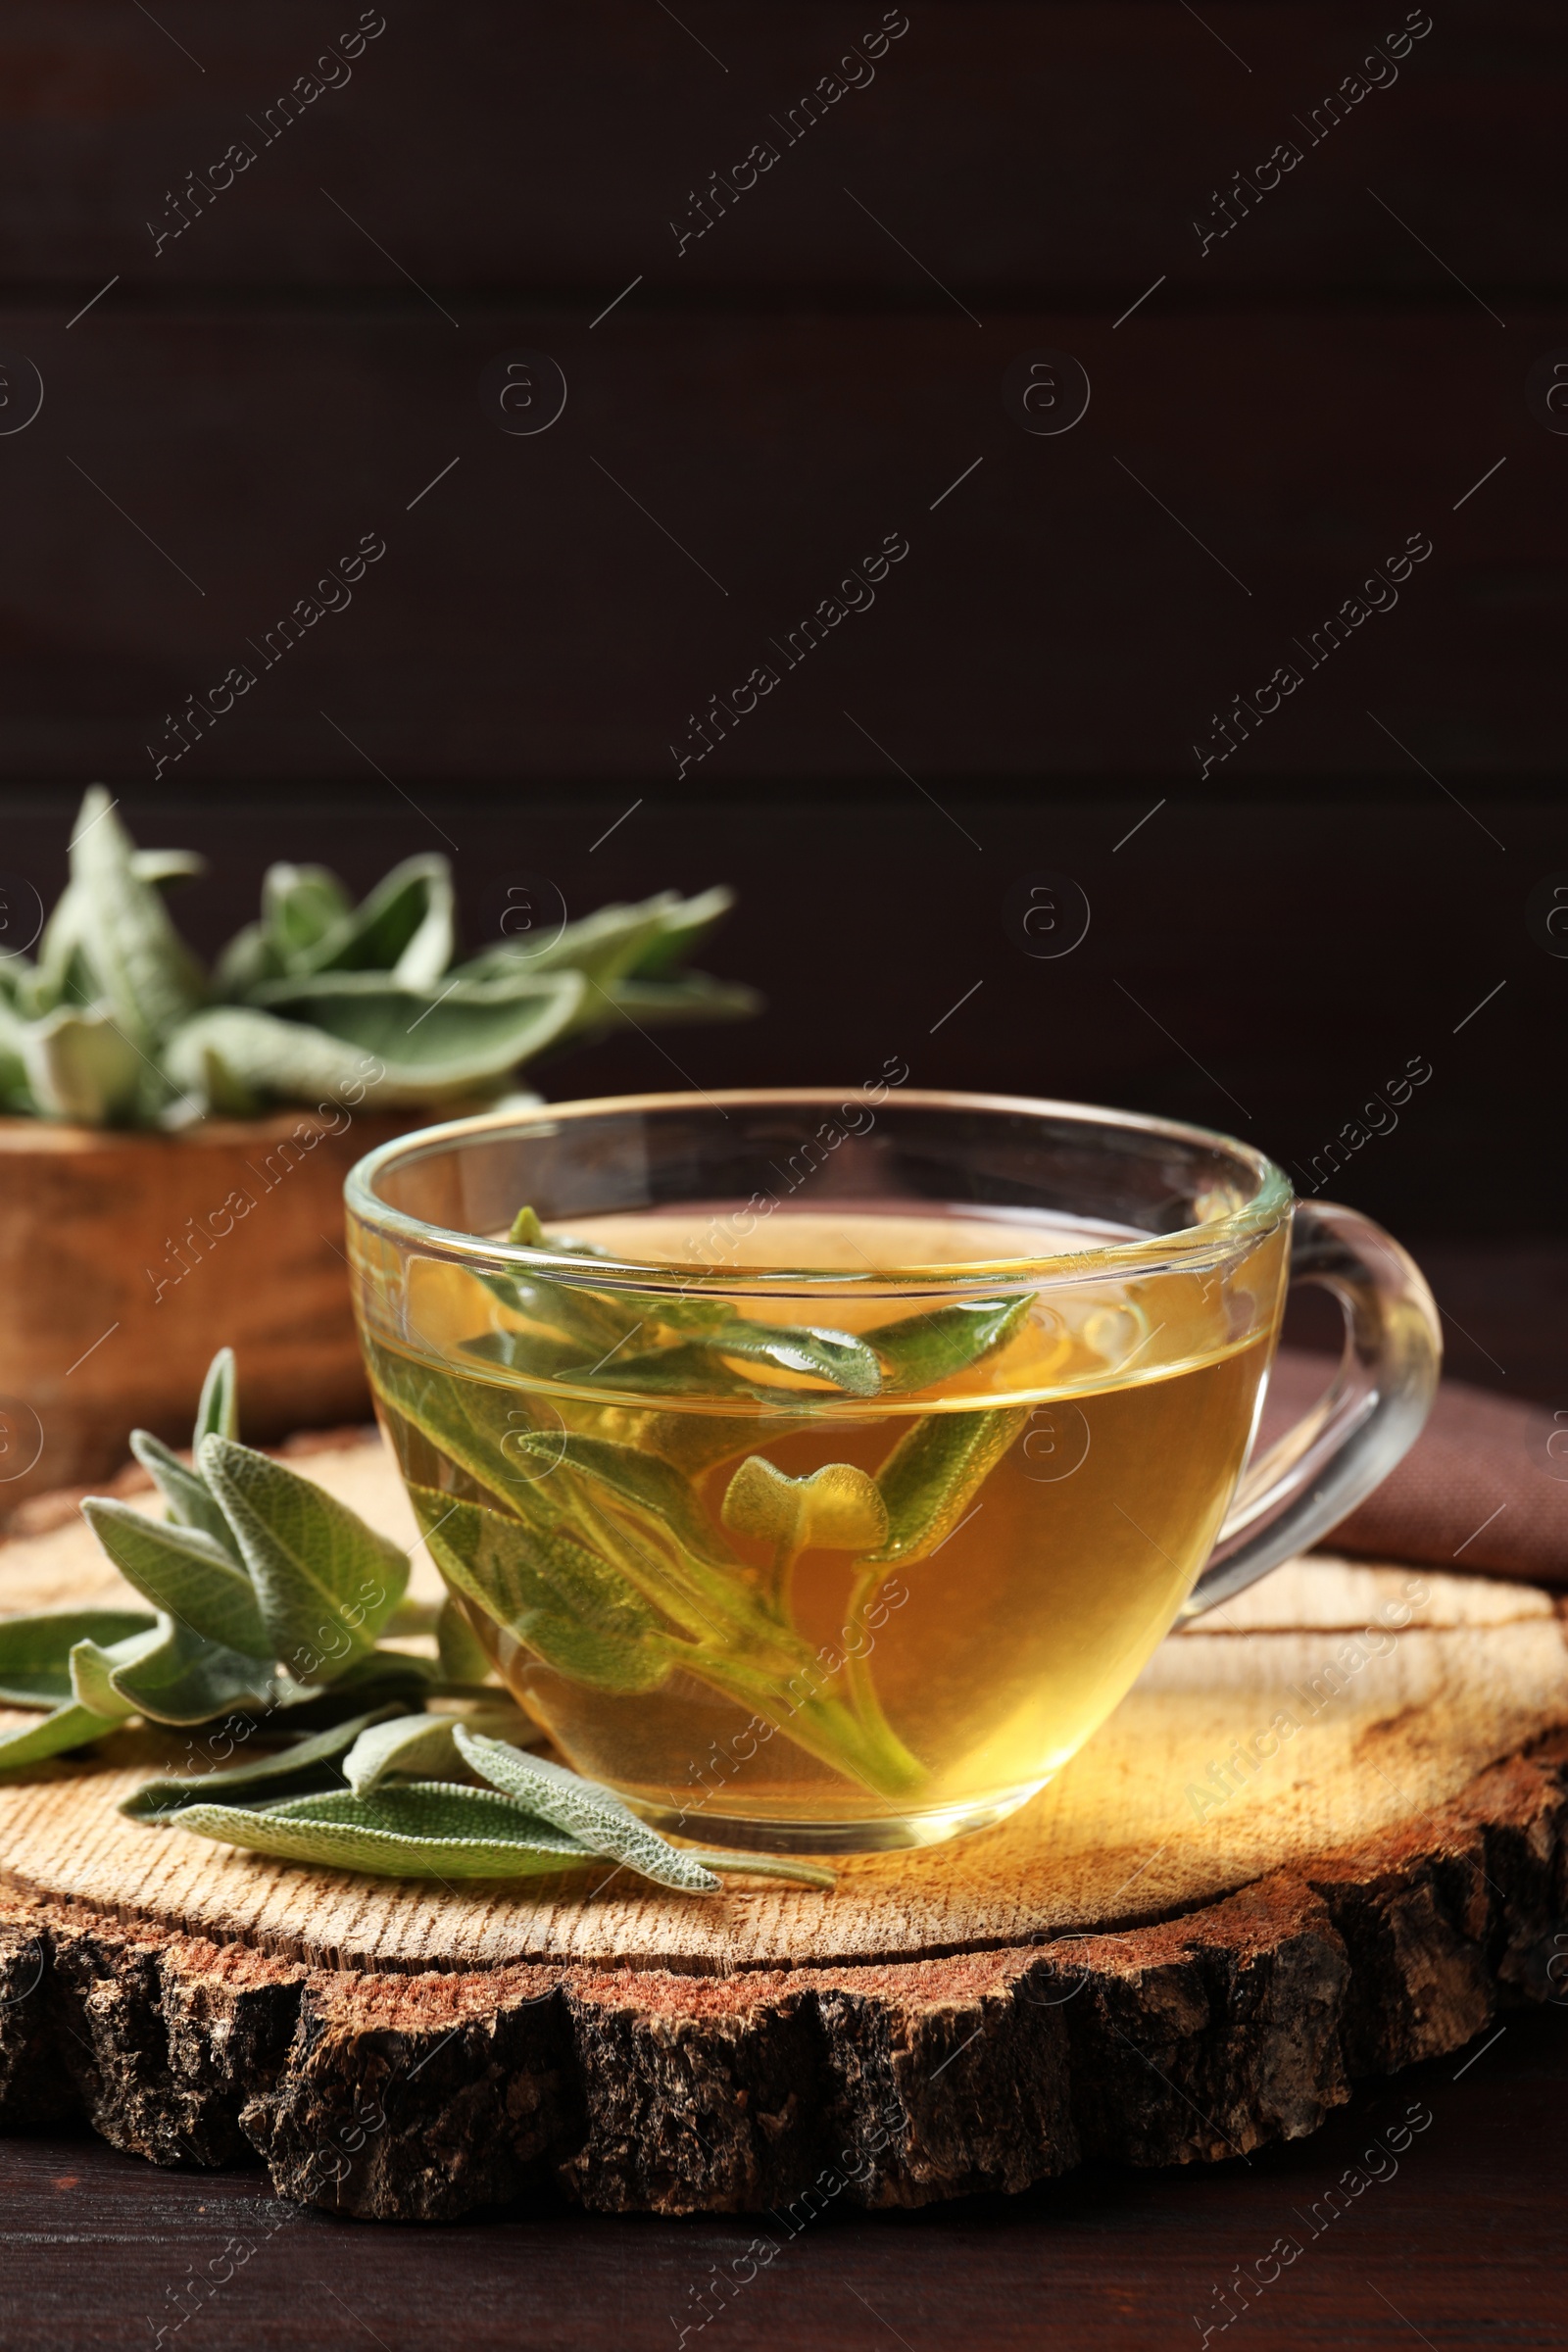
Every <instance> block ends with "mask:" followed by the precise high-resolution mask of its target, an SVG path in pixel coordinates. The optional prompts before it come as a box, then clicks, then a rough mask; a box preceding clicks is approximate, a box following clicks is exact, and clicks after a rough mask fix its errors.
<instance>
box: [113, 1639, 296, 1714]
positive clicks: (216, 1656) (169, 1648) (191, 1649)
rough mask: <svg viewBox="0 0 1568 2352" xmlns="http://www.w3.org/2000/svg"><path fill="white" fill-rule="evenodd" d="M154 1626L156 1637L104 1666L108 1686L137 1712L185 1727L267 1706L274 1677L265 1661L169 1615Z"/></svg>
mask: <svg viewBox="0 0 1568 2352" xmlns="http://www.w3.org/2000/svg"><path fill="white" fill-rule="evenodd" d="M158 1624H159V1633H160V1637H161V1638H160V1639H159V1640H157V1641H154V1642H146V1643H143V1644H139V1645H138V1647H137V1651H136V1654H135V1656H134V1657H133V1658H131V1659H129V1660H127V1661H125V1662H123V1663H107V1662H106V1663H105V1665H104V1671H105V1672H106V1673H107V1676H108V1680H109V1683H110V1686H111V1688H112V1689H113V1690H114V1691H115V1692H116V1693H117V1694H118V1696H119V1697H120V1698H121V1699H122V1700H123V1701H124V1702H125V1703H126V1704H127V1705H128V1706H129V1707H130V1708H132V1709H133V1710H134V1712H135V1713H136V1714H138V1715H146V1716H149V1717H150V1718H151V1719H152V1721H153V1722H154V1723H172V1724H178V1725H185V1724H192V1723H206V1722H208V1721H209V1719H210V1718H211V1717H212V1716H214V1715H222V1714H224V1713H226V1712H228V1711H229V1710H230V1709H233V1708H243V1707H261V1708H267V1707H270V1705H271V1704H272V1702H273V1699H274V1697H275V1695H276V1692H277V1690H278V1687H279V1686H278V1678H277V1677H276V1676H275V1675H274V1674H273V1673H272V1671H271V1669H270V1667H269V1665H268V1664H267V1663H266V1661H265V1660H263V1659H261V1658H257V1657H253V1656H251V1655H250V1653H249V1652H248V1651H246V1650H241V1649H228V1648H225V1647H223V1646H222V1644H221V1643H220V1642H211V1641H208V1640H207V1638H206V1637H205V1636H204V1635H202V1634H196V1633H192V1631H191V1630H190V1628H189V1626H185V1625H181V1624H179V1623H178V1622H177V1621H176V1620H175V1619H174V1618H172V1617H168V1616H161V1617H160V1618H159V1620H158ZM106 1659H107V1653H106Z"/></svg>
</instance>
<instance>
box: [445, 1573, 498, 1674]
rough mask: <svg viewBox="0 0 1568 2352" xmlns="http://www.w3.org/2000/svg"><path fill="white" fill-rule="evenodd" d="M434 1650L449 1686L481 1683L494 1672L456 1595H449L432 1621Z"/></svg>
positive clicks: (487, 1655)
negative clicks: (450, 1684)
mask: <svg viewBox="0 0 1568 2352" xmlns="http://www.w3.org/2000/svg"><path fill="white" fill-rule="evenodd" d="M435 1648H436V1655H437V1657H438V1658H439V1659H440V1661H441V1671H442V1673H443V1674H444V1675H445V1676H446V1677H447V1680H448V1681H449V1682H453V1683H483V1682H486V1681H488V1680H489V1678H490V1677H491V1675H493V1674H494V1672H495V1668H494V1666H493V1665H492V1664H491V1662H490V1654H489V1652H488V1651H487V1650H486V1648H485V1646H484V1644H483V1642H481V1641H480V1640H479V1637H478V1635H477V1634H476V1633H475V1632H474V1630H473V1627H472V1626H471V1625H470V1624H469V1622H468V1617H467V1612H466V1609H465V1608H464V1606H463V1603H462V1602H461V1601H460V1600H459V1599H458V1597H457V1595H456V1593H448V1595H447V1598H446V1601H445V1603H444V1605H443V1607H442V1610H441V1613H440V1615H439V1616H438V1617H437V1619H436V1621H435Z"/></svg>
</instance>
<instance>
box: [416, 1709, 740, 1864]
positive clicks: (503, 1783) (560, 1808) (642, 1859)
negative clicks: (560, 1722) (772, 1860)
mask: <svg viewBox="0 0 1568 2352" xmlns="http://www.w3.org/2000/svg"><path fill="white" fill-rule="evenodd" d="M452 1736H453V1739H454V1740H455V1741H456V1743H457V1749H458V1753H459V1755H460V1756H462V1758H463V1760H464V1762H465V1763H466V1764H467V1765H468V1766H470V1768H471V1769H472V1770H473V1771H474V1772H476V1773H477V1774H478V1775H479V1778H480V1779H481V1780H484V1781H489V1782H490V1783H491V1785H492V1787H494V1788H497V1789H503V1790H504V1791H505V1792H506V1794H507V1795H508V1796H514V1797H516V1798H517V1799H518V1801H519V1802H520V1803H522V1804H525V1805H526V1806H527V1807H528V1808H529V1810H530V1811H531V1812H534V1813H539V1814H542V1815H543V1816H544V1818H545V1820H546V1821H553V1822H554V1823H555V1824H556V1826H557V1828H558V1829H562V1830H565V1831H566V1832H568V1834H569V1835H570V1836H571V1837H573V1838H576V1839H577V1840H578V1842H579V1843H580V1844H582V1845H586V1846H587V1847H589V1848H590V1850H591V1851H592V1852H594V1853H596V1854H607V1855H609V1856H611V1857H612V1858H613V1860H614V1861H617V1862H624V1863H627V1864H628V1865H629V1866H630V1867H631V1869H633V1870H635V1871H638V1872H640V1873H641V1875H642V1876H643V1877H644V1878H645V1879H652V1880H653V1881H654V1883H655V1885H656V1886H659V1887H675V1888H677V1889H678V1890H679V1891H680V1892H681V1893H683V1894H716V1893H717V1892H718V1889H719V1887H720V1885H721V1883H722V1882H721V1881H720V1880H719V1879H717V1878H715V1876H714V1875H713V1873H712V1872H711V1870H705V1869H704V1867H703V1865H702V1864H701V1863H700V1862H693V1861H692V1860H691V1859H690V1857H689V1856H688V1855H686V1854H683V1853H682V1852H681V1851H680V1849H679V1848H678V1847H677V1846H673V1845H671V1844H669V1842H668V1841H667V1839H665V1838H661V1837H660V1836H659V1834H658V1832H657V1831H655V1830H651V1829H650V1828H649V1827H648V1824H647V1823H646V1822H645V1821H639V1820H638V1818H637V1816H636V1814H635V1813H633V1812H631V1811H630V1810H629V1809H628V1807H627V1806H625V1805H623V1804H622V1803H621V1801H620V1799H619V1797H618V1796H613V1795H612V1793H611V1791H610V1790H609V1789H604V1788H601V1787H600V1786H599V1784H598V1783H597V1782H596V1781H585V1780H580V1779H579V1778H578V1776H577V1775H576V1773H574V1772H567V1771H566V1770H565V1768H564V1766H563V1765H560V1764H552V1763H550V1762H549V1761H548V1760H547V1759H546V1758H545V1757H543V1756H525V1755H523V1754H521V1753H520V1752H519V1750H518V1749H516V1748H515V1747H509V1746H508V1745H507V1743H506V1742H505V1741H504V1740H489V1739H486V1738H485V1737H484V1735H483V1734H482V1733H479V1732H473V1731H469V1730H467V1729H466V1728H465V1726H464V1725H462V1724H459V1725H457V1726H456V1728H455V1729H454V1731H453V1735H452Z"/></svg>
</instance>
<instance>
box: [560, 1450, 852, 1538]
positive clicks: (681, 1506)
mask: <svg viewBox="0 0 1568 2352" xmlns="http://www.w3.org/2000/svg"><path fill="white" fill-rule="evenodd" d="M517 1450H518V1452H519V1453H521V1454H525V1455H527V1456H528V1457H529V1458H530V1459H532V1460H534V1461H537V1462H538V1463H539V1464H540V1465H541V1468H543V1467H544V1466H546V1465H549V1466H550V1467H551V1468H552V1469H560V1468H564V1469H565V1470H567V1471H574V1472H575V1473H576V1474H577V1475H578V1476H579V1477H580V1478H583V1479H586V1480H587V1481H588V1483H589V1485H590V1486H593V1487H597V1488H598V1489H599V1490H600V1491H601V1493H603V1494H604V1495H608V1496H609V1497H610V1498H611V1500H612V1501H613V1502H618V1503H621V1504H623V1505H625V1506H626V1507H628V1508H630V1509H631V1510H633V1511H635V1512H637V1513H639V1514H640V1515H643V1516H645V1517H647V1518H649V1519H652V1520H653V1521H654V1522H656V1523H657V1525H658V1527H660V1528H662V1529H667V1530H668V1531H669V1533H670V1534H671V1535H672V1536H673V1537H674V1538H675V1540H676V1542H677V1543H679V1544H683V1545H684V1547H685V1548H686V1550H687V1551H689V1552H691V1553H692V1554H693V1555H694V1556H695V1557H696V1558H698V1559H701V1560H707V1561H709V1562H710V1563H711V1564H712V1565H713V1566H716V1567H721V1568H730V1567H733V1566H734V1562H733V1561H732V1560H731V1559H730V1558H729V1556H728V1554H727V1553H726V1552H725V1551H724V1549H723V1548H722V1546H721V1545H720V1544H717V1543H716V1541H715V1539H714V1536H713V1530H712V1527H711V1524H710V1521H709V1517H708V1514H707V1512H706V1511H705V1510H704V1508H703V1506H702V1502H701V1500H700V1499H699V1497H698V1495H697V1491H696V1489H695V1488H694V1487H693V1486H691V1485H690V1484H689V1483H688V1481H687V1480H686V1479H684V1478H683V1477H682V1476H681V1474H680V1472H679V1471H678V1470H676V1469H674V1468H673V1467H672V1466H671V1464H670V1463H668V1462H666V1461H662V1459H661V1458H660V1456H659V1455H658V1454H657V1453H644V1452H643V1451H641V1450H640V1448H639V1447H637V1446H619V1445H615V1444H613V1442H612V1441H611V1440H609V1439H606V1438H589V1437H581V1436H578V1435H577V1434H575V1433H574V1432H572V1431H569V1430H537V1431H534V1432H532V1433H531V1434H530V1435H528V1436H526V1437H522V1438H519V1439H518V1441H517ZM866 1484H867V1485H869V1484H870V1481H869V1480H867V1481H866ZM873 1492H874V1490H873Z"/></svg>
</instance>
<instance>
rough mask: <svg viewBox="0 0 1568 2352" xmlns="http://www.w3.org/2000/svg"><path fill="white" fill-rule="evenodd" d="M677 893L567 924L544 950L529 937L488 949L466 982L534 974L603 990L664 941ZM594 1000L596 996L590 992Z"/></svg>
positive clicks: (467, 968) (466, 967) (470, 967)
mask: <svg viewBox="0 0 1568 2352" xmlns="http://www.w3.org/2000/svg"><path fill="white" fill-rule="evenodd" d="M679 903H680V902H679V900H678V898H677V897H676V894H675V893H674V892H673V891H671V890H666V891H661V892H660V894H659V895H658V897H657V898H652V899H645V900H644V901H643V902H642V904H641V905H640V906H637V907H599V908H598V910H597V911H596V912H595V913H593V914H588V915H583V916H582V917H581V918H580V919H579V920H578V921H576V922H574V923H567V924H566V925H565V927H564V929H563V930H562V932H561V933H560V935H559V936H558V937H557V938H556V939H554V940H551V941H549V942H547V943H546V945H545V946H543V947H538V946H535V945H531V944H530V941H529V940H528V938H526V937H524V938H522V939H519V940H517V941H516V942H515V943H514V942H506V941H504V942H502V943H501V945H499V946H497V947H492V948H487V949H486V950H485V951H484V953H483V954H482V955H480V956H475V957H474V958H473V959H472V961H471V962H469V963H466V964H463V965H462V966H460V969H461V970H462V972H463V974H464V976H465V978H466V977H468V976H469V975H470V974H473V975H475V976H489V975H493V974H495V973H497V972H506V971H515V970H518V969H522V970H525V971H530V972H562V971H566V970H568V969H569V970H571V971H576V972H581V973H582V974H583V975H584V977H585V978H586V979H587V980H589V981H591V982H593V981H597V982H598V983H599V985H600V986H601V987H603V986H605V985H606V984H607V983H608V982H609V981H611V980H613V979H616V978H618V976H619V975H620V974H621V973H622V972H624V971H629V970H630V969H631V968H632V966H633V965H634V964H635V963H636V962H637V960H638V958H639V957H640V956H642V955H643V954H644V953H645V952H646V951H648V950H649V949H651V948H652V947H653V945H654V943H655V942H656V941H657V940H658V938H659V936H660V931H661V927H662V923H663V922H664V920H665V918H666V916H667V915H668V914H669V913H670V912H671V911H672V910H673V908H674V907H677V906H678V905H679ZM588 993H589V994H590V996H591V995H592V993H593V992H592V990H591V989H590V990H589V992H588Z"/></svg>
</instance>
